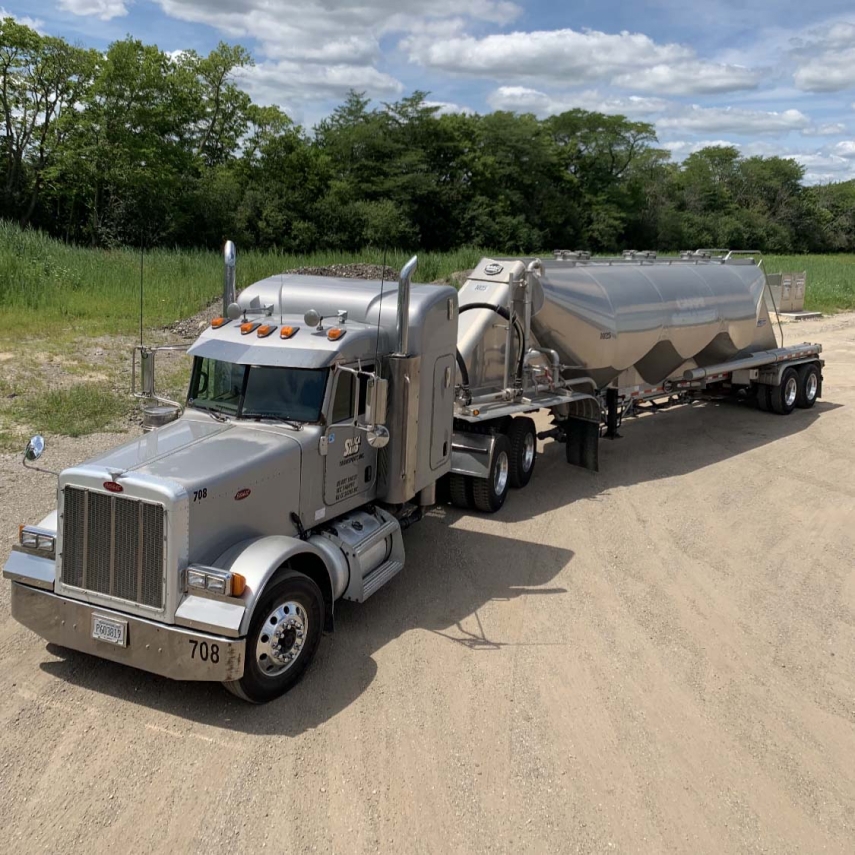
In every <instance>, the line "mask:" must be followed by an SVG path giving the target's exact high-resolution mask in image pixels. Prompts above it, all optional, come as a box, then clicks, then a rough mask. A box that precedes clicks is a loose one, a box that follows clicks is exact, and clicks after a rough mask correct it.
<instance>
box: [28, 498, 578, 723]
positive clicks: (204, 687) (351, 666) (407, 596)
mask: <svg viewBox="0 0 855 855" xmlns="http://www.w3.org/2000/svg"><path fill="white" fill-rule="evenodd" d="M459 516H460V515H459V514H458V513H457V512H456V511H452V510H451V509H437V510H435V511H433V512H431V513H430V514H429V515H428V516H426V518H425V519H424V520H423V521H422V522H421V523H419V524H418V525H416V526H414V527H413V528H412V529H410V530H409V531H408V532H407V533H406V535H405V544H406V549H407V564H406V567H405V568H404V570H403V571H402V572H401V573H400V574H399V575H398V576H397V577H395V578H394V579H393V580H392V581H391V582H390V583H389V584H387V585H386V586H384V587H383V588H381V589H380V591H378V592H377V593H376V594H375V595H374V596H373V597H371V598H370V599H369V600H368V601H366V602H365V603H363V604H361V605H360V604H356V603H349V602H340V603H339V604H337V607H336V631H335V633H333V634H331V635H327V636H325V637H324V638H323V639H322V641H321V645H320V648H319V650H318V653H317V656H316V659H315V661H314V663H313V664H312V666H311V668H310V669H309V671H308V672H307V673H306V675H305V676H304V678H303V680H302V681H301V682H300V683H299V684H298V685H297V686H296V687H294V688H293V689H292V690H291V691H290V692H289V693H288V694H287V695H285V696H284V697H282V698H280V699H278V700H277V701H274V702H272V703H269V704H267V705H265V706H251V705H249V704H246V703H244V702H243V701H240V700H238V699H237V698H234V697H232V696H231V695H229V694H228V693H227V692H226V691H225V690H224V689H223V688H222V687H221V686H219V685H217V684H210V683H177V682H174V681H172V680H167V679H165V678H162V677H158V676H156V675H152V674H147V673H145V672H143V671H137V670H135V669H133V668H128V667H125V666H122V665H118V664H116V663H112V662H108V661H106V660H102V659H97V658H95V657H91V656H87V655H85V654H82V653H77V652H75V651H70V650H65V649H62V648H57V647H55V646H53V645H51V646H49V648H48V649H49V651H50V653H51V654H53V655H54V656H55V657H57V658H56V659H53V660H52V661H47V662H43V663H42V664H41V668H42V670H43V671H45V672H46V673H49V674H51V675H53V676H55V677H57V678H58V679H61V680H63V681H67V682H69V683H72V684H75V685H77V686H80V687H81V688H84V689H86V690H88V691H92V692H96V693H100V694H105V695H109V696H111V697H113V698H116V699H117V700H119V701H127V702H130V703H133V704H139V705H142V706H146V707H150V708H152V709H154V710H157V711H158V712H161V713H167V714H168V715H175V716H178V717H181V718H184V719H188V720H192V721H195V722H197V723H200V724H206V725H211V726H213V727H220V728H225V729H232V730H236V731H241V732H244V733H249V734H277V735H283V736H295V735H297V734H299V733H302V732H304V731H306V730H309V729H311V728H314V727H317V726H318V725H320V724H322V723H323V722H325V721H328V720H329V719H331V718H333V717H334V716H336V715H337V714H338V713H339V712H341V711H342V710H344V709H345V708H347V707H348V706H350V705H351V704H352V703H354V702H355V701H357V699H358V698H359V697H360V696H361V695H362V694H363V692H365V691H366V690H367V689H368V688H369V686H370V685H371V683H372V682H373V680H374V678H375V675H376V673H377V663H376V661H375V658H374V656H375V654H376V653H377V652H378V651H379V650H381V649H382V648H383V647H384V646H386V645H387V644H389V643H390V642H393V641H395V640H396V639H398V638H400V637H401V636H403V635H405V634H407V633H410V632H432V633H438V634H440V635H442V636H443V637H445V638H446V639H448V643H450V644H462V645H464V646H466V647H468V648H470V649H472V650H473V651H479V652H480V651H484V652H489V651H495V650H497V649H500V648H502V647H504V646H507V645H509V644H511V643H512V639H510V638H505V637H502V636H496V637H493V636H488V635H485V634H484V632H483V630H482V629H481V624H480V621H479V620H478V614H477V613H478V611H479V610H480V609H481V608H483V607H484V606H485V605H486V604H488V603H489V602H491V601H494V600H510V599H514V598H516V597H521V596H537V597H540V596H556V595H562V594H566V593H567V592H566V590H565V589H564V588H562V587H556V586H553V585H551V584H550V583H551V582H552V580H553V579H554V578H555V577H556V576H557V575H558V574H559V573H561V571H562V570H564V568H565V567H566V566H567V564H568V563H569V562H570V561H571V560H572V558H573V552H572V551H571V550H568V549H561V548H556V547H550V546H544V545H542V544H538V543H530V542H526V541H522V540H517V539H512V538H505V537H500V536H496V535H492V534H484V533H482V532H476V531H471V530H464V529H458V528H454V527H451V526H449V523H450V522H454V521H455V520H456V519H457V518H458V517H459ZM473 616H474V618H473ZM515 635H516V634H515ZM416 643H418V642H417V641H416Z"/></svg>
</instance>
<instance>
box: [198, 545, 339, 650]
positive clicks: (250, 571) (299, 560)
mask: <svg viewBox="0 0 855 855" xmlns="http://www.w3.org/2000/svg"><path fill="white" fill-rule="evenodd" d="M286 563H288V564H289V565H290V566H291V567H292V568H293V569H295V570H299V571H300V572H301V573H305V574H306V575H307V576H309V577H310V578H311V579H312V580H314V582H315V583H316V584H317V585H318V587H319V588H320V589H321V591H322V593H323V595H324V602H325V605H326V612H327V614H326V626H325V629H327V631H331V630H332V625H333V603H334V602H335V600H336V599H338V597H339V596H341V594H342V592H343V591H344V589H345V588H346V587H347V577H348V569H347V561H346V559H345V557H344V555H342V556H341V561H337V560H336V556H335V555H333V554H331V553H328V552H322V551H321V550H320V549H318V547H317V546H315V545H314V544H312V543H309V542H308V541H305V540H300V539H299V538H296V537H288V536H286V535H270V536H268V537H255V538H250V539H249V540H244V541H241V542H240V543H236V544H235V545H234V546H232V547H231V548H230V549H227V550H226V551H225V552H224V553H223V554H222V555H221V556H220V557H219V558H218V559H217V560H216V562H214V566H215V567H219V568H221V569H223V570H229V571H231V572H233V573H240V575H241V576H243V577H244V579H246V590H245V591H244V593H243V597H242V599H243V601H244V605H245V611H244V615H243V619H242V620H241V624H240V634H241V635H246V634H247V632H249V625H250V622H251V620H252V613H253V610H254V608H255V604H256V603H257V602H258V600H259V598H260V597H261V595H262V593H263V591H264V588H265V586H266V585H267V583H268V582H269V581H270V579H271V578H272V577H273V575H274V574H275V573H276V571H277V570H279V568H280V567H282V566H283V565H284V564H286Z"/></svg>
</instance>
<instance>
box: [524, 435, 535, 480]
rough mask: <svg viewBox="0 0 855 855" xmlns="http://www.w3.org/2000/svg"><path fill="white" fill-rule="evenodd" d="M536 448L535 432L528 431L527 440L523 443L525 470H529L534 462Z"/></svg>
mask: <svg viewBox="0 0 855 855" xmlns="http://www.w3.org/2000/svg"><path fill="white" fill-rule="evenodd" d="M534 450H535V439H534V434H533V433H527V434H526V435H525V442H524V443H523V459H522V465H523V472H528V470H529V469H531V467H532V465H533V464H534Z"/></svg>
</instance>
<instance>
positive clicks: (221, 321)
mask: <svg viewBox="0 0 855 855" xmlns="http://www.w3.org/2000/svg"><path fill="white" fill-rule="evenodd" d="M230 320H231V318H214V320H212V321H211V326H212V327H213V328H214V329H215V330H218V329H219V328H220V327H224V326H225V325H226V324H227V323H229V321H230Z"/></svg>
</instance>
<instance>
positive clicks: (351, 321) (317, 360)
mask: <svg viewBox="0 0 855 855" xmlns="http://www.w3.org/2000/svg"><path fill="white" fill-rule="evenodd" d="M280 294H281V295H282V305H281V306H280V301H279V297H280ZM397 294H398V283H397V282H394V281H392V282H385V283H384V284H383V299H382V307H381V300H380V282H379V281H366V280H363V279H339V278H335V277H328V276H303V275H299V274H283V275H281V276H271V277H269V278H267V279H262V280H261V281H260V282H256V283H255V284H253V285H250V286H249V287H247V288H244V290H243V291H242V292H241V294H240V297H239V298H238V304H239V305H240V306H241V308H243V309H250V308H256V309H257V308H259V307H262V306H272V311H271V313H270V314H269V315H266V314H258V313H257V312H253V313H251V314H249V315H247V316H246V319H247V320H248V321H252V322H258V323H260V324H265V323H266V324H274V325H276V326H277V329H276V330H275V331H274V332H273V333H272V334H271V335H269V336H267V337H266V338H258V336H257V334H256V332H255V331H253V332H251V333H249V334H247V335H242V334H241V332H240V324H241V321H240V320H238V321H231V322H230V323H227V324H225V325H224V326H222V327H220V328H219V329H213V328H212V327H208V328H207V329H206V330H204V331H203V332H202V334H201V335H200V336H199V338H198V339H197V341H196V342H195V343H194V344H193V345H192V346H191V347H190V349H189V350H188V353H189V354H190V355H191V356H204V357H208V358H211V359H220V360H223V361H227V362H235V363H238V364H241V365H270V366H283V367H284V366H290V367H293V368H326V367H329V366H331V365H333V364H335V363H337V362H356V361H357V360H363V361H367V360H373V359H374V356H375V353H377V354H379V355H380V356H385V355H388V354H390V353H392V352H393V351H394V350H395V347H396V343H397V326H398V324H397ZM449 299H454V301H455V311H456V300H457V292H456V291H455V289H453V288H451V287H449V286H443V285H413V286H412V288H411V291H410V349H411V351H412V353H411V355H413V356H417V355H420V346H423V345H424V342H423V337H422V334H421V333H422V329H423V328H424V326H425V322H426V319H427V317H428V315H429V314H430V313H431V312H433V311H437V308H438V304H439V303H445V301H447V300H449ZM280 308H281V309H282V312H283V313H282V314H281V315H280ZM309 309H314V310H315V311H316V312H318V314H319V315H321V317H323V319H324V321H323V327H324V329H323V330H322V331H318V330H315V329H313V328H311V327H308V326H307V325H306V322H305V320H304V319H303V316H304V315H305V313H306V312H307V311H308V310H309ZM339 311H346V312H347V321H346V322H345V323H339V322H338V312H339ZM378 316H379V320H380V324H379V328H378V323H377V322H378ZM281 326H297V327H300V329H299V331H298V332H297V333H296V335H294V336H293V337H292V338H289V339H285V340H283V339H281V338H280V336H279V329H278V328H279V327H281ZM335 327H338V328H340V329H342V330H344V331H345V335H344V336H343V337H341V338H340V339H338V340H337V341H330V340H329V339H328V338H327V332H328V331H329V330H330V329H332V328H335Z"/></svg>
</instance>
